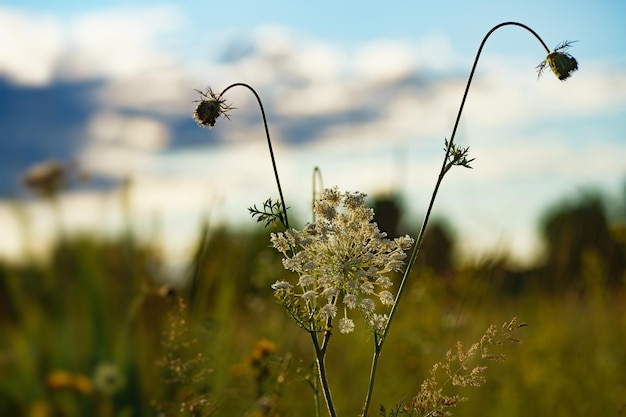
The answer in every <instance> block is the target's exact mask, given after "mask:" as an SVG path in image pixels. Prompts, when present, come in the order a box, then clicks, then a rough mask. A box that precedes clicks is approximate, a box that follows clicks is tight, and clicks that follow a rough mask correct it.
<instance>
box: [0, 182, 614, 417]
mask: <svg viewBox="0 0 626 417" xmlns="http://www.w3.org/2000/svg"><path fill="white" fill-rule="evenodd" d="M131 192H132V191H131ZM624 202H626V200H625V201H624ZM624 202H623V203H624ZM372 203H373V204H374V205H375V206H376V205H377V206H376V207H377V208H378V209H379V212H382V211H385V210H382V207H387V208H389V207H397V206H395V205H394V204H393V202H392V201H390V200H388V199H382V200H373V201H372ZM50 204H53V201H50ZM17 209H18V210H19V208H17ZM605 209H606V206H605V203H603V202H602V200H601V199H600V198H599V197H598V196H594V195H589V196H585V197H584V198H583V197H580V198H577V199H574V200H573V201H570V202H569V203H568V204H566V205H559V206H556V207H555V208H554V209H552V210H550V211H548V212H547V213H546V216H545V220H544V223H543V226H542V227H543V229H542V230H543V231H544V236H545V239H546V247H547V250H546V252H545V253H544V255H545V256H544V258H543V260H542V261H541V262H539V263H537V264H536V265H533V266H532V267H529V268H524V269H519V268H515V267H512V266H511V265H510V264H509V262H508V261H507V258H506V257H505V256H502V255H499V254H497V253H495V254H486V255H485V256H484V257H483V258H481V259H480V260H477V261H474V262H467V261H466V262H459V261H458V260H457V259H456V257H455V250H454V248H455V246H456V237H455V235H454V233H453V232H451V228H450V225H449V224H447V223H446V222H443V221H437V222H435V223H433V224H432V226H431V228H430V230H429V232H428V234H427V237H426V239H425V242H424V246H423V252H422V255H423V256H422V258H421V259H420V260H418V267H417V268H416V269H415V272H414V274H413V276H412V278H411V279H412V280H411V282H410V284H409V287H408V289H407V293H406V298H405V299H404V301H403V302H404V305H402V306H401V307H400V309H399V311H398V315H399V316H398V320H397V321H396V322H395V323H394V325H393V326H392V330H391V332H390V336H389V340H388V342H387V345H386V348H385V351H384V352H383V356H382V362H381V366H380V370H379V376H378V383H377V385H376V389H375V398H374V402H373V405H374V407H373V411H374V412H373V413H372V414H373V415H376V414H377V411H378V405H379V404H384V405H385V407H386V408H387V410H390V409H392V408H393V406H394V404H395V403H396V401H399V400H400V399H403V398H404V399H406V398H410V396H411V395H412V394H415V393H416V391H417V388H418V387H419V385H420V384H421V381H422V380H423V379H425V378H426V377H427V375H428V371H429V370H430V368H431V366H432V365H433V364H434V363H435V362H438V361H440V360H442V359H443V357H444V355H445V352H446V351H447V350H448V349H454V348H455V346H456V341H462V342H463V343H464V345H466V346H469V345H470V344H471V343H473V342H475V341H478V340H479V339H480V336H481V335H482V333H483V332H484V331H485V330H486V328H487V327H488V326H489V325H490V324H497V325H500V324H501V323H504V322H505V321H508V320H510V319H511V318H513V317H517V318H518V320H519V321H520V322H524V323H527V324H528V327H525V328H523V329H520V330H521V331H520V332H519V333H518V334H517V336H518V337H520V338H521V339H522V340H523V343H521V344H514V345H503V346H501V347H498V348H497V351H498V352H500V353H503V354H505V355H506V356H507V360H506V361H504V362H497V363H495V362H494V363H489V370H488V372H487V378H488V380H487V383H486V384H485V385H483V386H482V387H479V388H471V389H466V390H465V391H462V392H461V393H462V394H463V395H466V396H468V397H469V398H470V400H469V401H468V402H465V403H462V404H461V405H459V406H458V409H456V410H454V411H455V415H485V416H502V415H506V416H526V415H537V416H542V415H550V416H588V415H615V416H618V415H620V413H622V411H623V409H624V407H625V404H626V402H625V401H624V399H625V398H626V375H625V374H624V372H623V370H624V369H625V367H626V351H625V349H624V347H625V346H626V314H624V313H625V311H624V310H625V305H626V304H625V301H626V300H625V292H624V282H625V277H626V258H625V254H626V225H625V223H624V219H625V218H626V216H622V217H621V221H617V220H611V221H609V219H608V218H607V216H606V214H605ZM623 209H624V205H622V206H621V210H622V213H623V214H626V213H624V211H623ZM387 211H388V212H389V211H390V210H387ZM391 212H394V211H393V210H391ZM397 213H398V212H396V214H397ZM377 220H378V221H379V222H380V224H381V225H387V226H388V227H392V226H393V225H394V224H396V223H397V220H398V218H397V216H393V215H391V216H387V217H380V216H379V217H378V218H377ZM59 226H60V227H61V225H59ZM388 230H393V228H391V229H388ZM24 233H28V230H27V228H26V227H25V229H24ZM268 233H269V232H268V230H266V229H265V230H264V229H262V228H261V226H259V227H258V229H256V230H255V231H248V232H240V231H239V232H237V231H234V230H230V229H226V228H215V227H211V226H209V225H205V227H204V228H201V229H200V231H199V233H198V244H197V247H196V250H195V255H194V257H193V261H192V262H190V264H189V268H188V269H187V270H186V271H185V273H184V275H185V277H186V278H187V283H186V285H183V286H178V287H175V286H171V285H168V284H167V283H166V281H165V280H164V274H166V271H167V270H166V268H165V267H164V264H163V254H162V251H161V249H160V248H159V246H158V245H155V244H153V243H152V242H150V241H147V242H146V241H143V242H142V241H141V240H140V239H137V237H136V236H135V235H134V234H133V233H132V231H131V230H127V231H126V232H125V233H123V234H120V235H119V236H115V237H113V238H108V239H103V238H97V237H96V236H93V235H90V234H82V235H77V236H71V237H70V236H62V235H61V236H60V240H59V241H58V243H57V245H55V247H54V250H53V252H52V254H51V257H50V258H49V259H48V260H46V261H45V262H41V261H35V260H33V261H32V262H23V263H20V264H13V263H8V262H2V263H0V285H1V286H2V287H1V291H0V294H1V295H0V297H1V300H0V306H2V308H1V315H0V319H1V320H2V329H3V336H2V339H1V340H2V342H1V343H2V345H1V346H0V348H1V353H2V355H1V359H2V360H1V362H0V366H1V368H0V369H1V370H2V380H1V382H0V413H1V414H2V415H15V416H17V415H24V416H57V415H58V416H85V415H101V416H155V415H167V416H170V415H172V416H174V415H185V416H201V415H224V416H226V415H251V416H252V415H256V416H259V415H272V416H275V415H276V416H277V415H314V402H313V400H312V396H310V395H309V394H312V390H311V385H310V384H311V379H310V378H311V377H312V376H313V374H312V373H311V372H312V358H313V356H312V355H313V353H312V351H311V347H310V346H309V343H310V341H309V339H308V335H307V334H306V333H305V332H303V331H302V330H300V329H299V328H297V327H296V326H295V325H294V324H293V323H292V322H291V321H290V320H289V319H288V317H287V315H286V314H285V312H284V311H283V310H282V308H281V307H280V306H278V305H277V304H276V303H275V302H274V301H273V299H272V291H271V289H270V284H271V283H273V282H275V281H276V280H277V279H288V278H289V274H288V273H287V272H285V271H284V270H283V269H282V265H281V263H280V257H279V255H278V254H277V252H276V251H275V250H274V249H272V248H270V247H269V245H268V243H269V241H268ZM390 233H394V232H390ZM30 238H35V237H34V236H31V237H29V239H30ZM27 240H28V239H27ZM361 327H363V326H361ZM331 345H332V346H331V351H330V353H329V356H328V368H329V370H330V371H329V372H330V382H331V384H332V385H331V386H332V387H333V389H334V396H335V400H336V402H337V408H338V412H339V413H340V414H341V415H356V414H357V413H358V411H359V410H360V406H361V404H362V401H363V398H362V395H363V393H364V392H365V391H364V390H365V384H366V383H367V377H368V372H369V369H368V362H369V359H370V357H371V351H370V349H371V346H370V345H371V340H370V336H369V334H367V333H366V332H359V331H357V332H355V333H354V334H350V335H341V334H337V335H336V337H335V338H334V339H333V340H332V343H331Z"/></svg>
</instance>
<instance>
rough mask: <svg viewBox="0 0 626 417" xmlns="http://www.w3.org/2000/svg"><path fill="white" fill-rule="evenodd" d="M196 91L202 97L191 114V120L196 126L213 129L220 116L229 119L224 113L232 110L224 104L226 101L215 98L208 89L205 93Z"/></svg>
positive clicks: (218, 97) (219, 97)
mask: <svg viewBox="0 0 626 417" xmlns="http://www.w3.org/2000/svg"><path fill="white" fill-rule="evenodd" d="M196 91H198V93H200V95H201V96H202V100H200V101H199V104H198V105H197V106H196V110H194V112H193V118H194V120H195V121H196V122H197V123H198V125H200V126H202V127H206V126H209V127H213V126H215V123H216V122H217V119H218V118H219V117H220V116H222V117H225V118H227V119H230V116H228V114H226V112H228V111H229V110H232V107H231V106H230V105H228V104H226V100H224V99H223V98H221V96H217V95H216V94H215V93H214V92H213V90H211V88H210V87H209V88H207V89H206V91H205V92H202V91H199V90H196Z"/></svg>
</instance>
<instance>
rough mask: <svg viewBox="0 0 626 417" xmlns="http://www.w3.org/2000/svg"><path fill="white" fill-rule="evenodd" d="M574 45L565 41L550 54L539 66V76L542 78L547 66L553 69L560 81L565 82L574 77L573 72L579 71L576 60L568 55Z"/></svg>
mask: <svg viewBox="0 0 626 417" xmlns="http://www.w3.org/2000/svg"><path fill="white" fill-rule="evenodd" d="M572 43H574V42H568V41H565V42H563V43H561V44H560V45H559V46H557V47H556V48H555V49H554V51H552V52H550V53H549V54H548V56H547V57H546V59H544V60H543V61H542V62H541V63H540V64H539V65H538V66H537V73H538V76H541V74H542V73H543V71H544V69H545V68H546V66H547V65H549V66H550V69H552V72H553V73H554V75H556V76H557V77H558V78H559V80H561V81H565V80H566V79H568V78H569V77H570V76H571V75H572V72H574V71H576V70H577V69H578V62H577V61H576V58H574V57H573V56H571V55H570V54H569V53H567V48H569V47H570V46H571V45H572Z"/></svg>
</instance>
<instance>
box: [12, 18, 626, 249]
mask: <svg viewBox="0 0 626 417" xmlns="http://www.w3.org/2000/svg"><path fill="white" fill-rule="evenodd" d="M185 19H186V18H185V16H184V14H183V13H182V12H181V11H180V10H178V9H176V8H175V7H173V6H155V7H152V8H147V9H141V10H139V9H121V10H117V9H110V10H105V11H100V12H91V13H88V14H81V15H77V16H74V17H72V18H65V19H64V18H60V17H55V16H54V15H42V14H33V13H28V12H24V11H19V10H13V9H6V8H0V27H2V28H3V33H4V34H5V35H6V36H8V37H9V38H10V39H13V40H14V42H12V43H5V42H3V43H2V44H1V46H0V57H1V58H0V76H1V77H3V78H5V79H7V80H9V81H10V82H11V83H12V84H14V85H15V86H17V87H16V88H24V89H28V88H35V87H36V88H42V87H44V86H49V85H56V84H58V83H61V82H62V83H64V85H71V84H72V83H78V82H81V83H85V82H87V83H90V82H92V83H93V85H92V86H91V87H89V89H88V93H87V94H85V95H84V97H83V99H84V100H85V103H86V105H87V104H88V106H89V107H88V108H89V112H88V114H86V116H85V118H84V121H83V122H81V123H80V124H79V125H77V126H76V129H75V130H76V138H75V140H72V141H71V142H68V143H70V144H71V146H72V148H71V149H72V151H73V152H74V158H75V159H76V161H77V162H78V164H79V165H80V166H81V169H84V170H85V171H88V172H91V173H94V174H97V175H99V176H104V177H108V178H112V179H116V180H120V179H131V180H132V183H133V188H132V195H133V206H134V207H135V208H136V213H135V215H136V216H137V217H138V218H142V217H143V218H145V216H146V215H158V216H160V217H162V219H163V222H162V224H163V228H164V229H165V230H167V231H168V233H170V236H168V237H167V238H164V241H166V242H168V241H169V242H175V245H177V247H182V246H184V244H185V243H186V244H188V243H190V242H191V241H192V238H193V237H194V233H195V231H196V230H197V224H198V222H199V221H200V218H201V216H203V215H204V214H206V211H207V210H208V211H210V216H211V217H212V218H213V219H214V220H215V221H216V222H229V223H231V224H234V223H239V222H241V221H242V220H243V219H245V218H246V216H247V211H246V207H248V206H251V205H252V204H255V203H257V204H258V203H260V202H262V201H264V200H265V199H266V198H267V197H268V196H274V195H275V194H276V192H275V191H274V189H275V185H274V183H273V176H272V171H271V166H270V165H269V158H268V154H267V149H266V144H265V138H264V133H263V128H262V125H261V120H260V114H259V110H258V107H257V104H256V101H255V98H254V96H253V95H252V94H250V93H249V92H248V91H245V89H234V90H231V91H230V92H229V93H228V94H227V97H226V98H227V100H228V102H229V103H232V105H233V106H234V107H236V108H237V109H236V110H234V111H233V112H232V114H231V116H232V120H231V121H227V120H220V122H219V124H218V126H216V128H214V129H212V130H205V129H200V128H199V127H197V126H195V125H194V123H193V121H192V120H191V117H190V114H191V112H192V110H193V107H194V103H193V101H194V100H197V99H198V98H199V95H197V94H196V93H195V92H194V89H202V88H205V87H206V86H207V84H210V86H211V87H212V88H213V89H214V90H216V91H218V90H219V89H221V88H224V87H225V86H226V85H228V84H230V83H233V82H246V83H248V84H250V85H252V86H254V88H255V89H257V91H258V92H259V94H260V96H261V98H262V100H263V104H264V106H265V111H266V113H267V115H268V117H269V123H270V131H271V134H272V139H273V143H274V146H275V147H276V149H275V150H276V154H277V160H278V165H279V171H280V173H281V176H282V178H283V181H284V185H283V186H284V190H285V194H286V198H287V199H288V200H289V201H288V204H289V205H291V206H292V207H293V210H294V212H295V213H296V214H298V215H299V217H300V218H301V219H303V220H305V219H307V218H308V214H307V208H308V207H309V204H310V201H309V200H310V189H309V184H310V182H311V181H310V177H311V172H312V169H313V167H314V166H319V167H320V168H321V170H322V173H323V176H324V181H325V185H327V186H332V185H338V186H340V187H341V188H342V189H345V190H352V191H355V190H359V191H363V192H366V193H367V194H370V195H374V194H377V193H400V194H402V195H403V196H404V200H405V201H406V203H407V206H408V207H407V208H408V209H409V212H410V213H411V214H412V216H413V218H414V220H412V221H411V222H410V223H411V224H412V226H411V227H413V228H417V223H419V217H417V214H418V213H420V212H422V211H423V209H424V206H425V204H426V202H427V199H428V196H429V195H430V191H431V189H432V186H433V184H434V180H435V177H436V174H437V171H438V169H439V166H440V164H441V161H440V158H442V157H443V151H442V147H443V139H444V137H448V136H449V135H450V133H451V132H450V131H451V128H452V124H453V122H454V118H455V117H456V111H457V109H458V106H459V104H460V99H461V95H462V92H463V89H464V88H465V81H466V76H467V73H468V71H469V68H466V66H467V65H468V63H467V62H465V60H463V59H460V58H459V56H465V55H468V54H469V53H465V52H463V53H459V51H455V50H454V46H453V45H451V44H450V43H449V41H447V40H446V38H445V37H443V36H441V35H440V34H432V35H430V36H426V37H425V38H423V39H417V40H415V41H414V42H407V41H406V40H405V41H395V40H393V39H381V40H378V41H374V42H366V43H363V44H361V45H356V46H354V45H353V46H350V47H348V46H341V45H340V44H335V43H330V42H327V41H323V40H320V39H315V38H312V37H310V36H309V35H307V34H306V33H300V32H298V31H297V30H294V29H292V28H286V27H277V26H263V27H259V28H255V29H253V30H251V31H250V32H249V33H247V34H246V35H245V36H244V37H243V38H241V37H240V38H237V39H221V41H220V42H216V43H215V44H213V45H210V48H209V49H210V51H207V50H206V49H205V47H204V45H198V43H197V42H193V40H192V39H189V38H188V37H186V36H187V32H186V31H184V30H183V27H184V23H185ZM572 52H573V54H574V55H575V49H574V50H573V51H572ZM471 53H473V51H472V52H471ZM485 54H487V56H486V57H485V60H484V62H483V63H482V64H481V65H482V66H480V67H479V68H480V71H479V72H478V73H477V75H476V78H475V82H474V84H473V86H472V89H471V91H470V95H469V98H468V101H467V104H466V108H465V113H464V115H463V118H462V121H461V125H460V128H459V132H458V136H457V140H458V142H459V143H460V144H461V145H464V146H470V147H471V151H472V156H474V157H476V162H475V163H474V167H475V168H474V170H472V171H466V172H463V171H461V170H459V171H454V172H452V173H451V175H450V178H448V179H447V180H446V182H445V183H444V187H443V189H442V194H441V195H440V200H439V201H438V203H437V206H436V209H437V210H438V213H440V214H442V215H445V216H448V217H450V218H453V223H454V224H455V225H457V228H458V230H459V232H460V233H461V234H462V236H466V237H467V239H463V240H464V241H467V242H468V244H466V245H465V246H467V247H465V248H464V250H466V251H467V252H468V253H478V252H479V251H481V250H483V249H484V248H487V247H492V246H493V245H496V244H499V243H502V242H503V241H504V242H506V244H507V245H508V246H510V247H511V248H512V249H513V250H515V251H518V252H524V253H526V254H528V253H531V252H532V248H533V247H535V245H536V243H537V236H536V233H535V231H534V230H533V222H535V221H536V219H537V216H538V215H539V212H540V210H542V209H543V208H544V207H545V205H546V204H547V203H550V202H552V201H554V200H555V199H558V198H559V197H560V195H559V194H558V193H560V192H563V190H567V189H575V188H577V187H581V186H586V185H594V186H603V187H608V188H611V187H613V188H614V187H617V186H618V184H620V183H621V181H623V178H624V176H625V174H626V172H625V171H626V170H625V168H624V164H623V158H621V157H620V155H624V154H625V153H624V152H625V151H626V140H624V139H625V138H624V137H623V133H622V128H621V127H620V126H621V124H622V123H623V117H624V115H625V113H626V112H625V110H626V75H625V74H626V72H624V71H623V69H620V68H617V69H616V68H611V67H610V66H604V65H602V64H601V63H597V64H596V63H594V62H584V63H581V70H580V71H579V72H578V73H576V74H575V75H574V77H573V78H572V79H571V80H569V81H568V82H567V83H562V82H559V81H558V80H557V79H556V78H555V77H552V76H551V74H545V75H544V77H543V78H542V79H540V80H539V81H537V80H536V76H535V73H534V70H533V68H534V66H535V65H536V64H537V63H538V62H539V61H541V60H542V59H543V57H542V56H536V57H535V56H529V55H527V54H526V53H525V52H521V53H519V54H511V55H510V56H493V55H489V52H488V51H486V52H485ZM207 56H209V57H213V58H211V59H207ZM90 85H91V84H90ZM81 97H82V96H81ZM581 126H587V127H586V128H584V127H583V128H581ZM24 130H26V134H28V132H27V129H24ZM16 140H20V138H17V139H16ZM0 146H2V145H0ZM68 146H69V145H68ZM21 168H22V169H23V170H25V168H26V167H25V166H24V167H21ZM520 190H524V192H523V194H521V193H522V191H520ZM530 190H532V191H530ZM183 191H184V192H183ZM113 192H115V191H113ZM78 193H79V192H74V193H69V194H67V196H66V197H64V198H68V199H70V198H71V199H73V200H72V201H73V203H72V204H70V205H67V206H66V210H67V211H68V221H70V220H71V219H72V218H73V217H74V216H73V215H72V214H71V213H72V212H73V211H76V212H82V213H85V212H92V213H94V216H93V223H90V222H89V221H83V222H80V227H85V225H86V224H90V225H91V226H94V227H95V225H97V224H98V215H97V214H96V213H97V212H98V210H94V209H93V204H94V201H98V199H99V198H100V197H98V196H97V194H93V193H92V192H88V193H86V194H84V196H83V197H81V198H78V197H77V195H78ZM200 196H201V197H200ZM111 206H112V207H111V210H112V211H116V210H117V211H119V210H121V207H117V208H115V207H114V206H115V204H112V205H111ZM44 217H45V216H44ZM112 219H118V220H112V221H111V222H110V223H107V225H106V228H107V229H110V228H115V227H116V226H115V225H116V224H118V223H119V219H120V216H119V215H113V216H112ZM139 223H141V222H139ZM413 224H414V225H413ZM38 227H41V228H42V230H43V229H45V226H38ZM77 227H78V226H77ZM47 229H48V232H47V233H48V234H49V235H52V234H53V230H52V229H53V228H52V227H50V226H49V227H48V228H47ZM170 249H171V250H172V251H174V249H173V248H170Z"/></svg>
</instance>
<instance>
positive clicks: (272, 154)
mask: <svg viewBox="0 0 626 417" xmlns="http://www.w3.org/2000/svg"><path fill="white" fill-rule="evenodd" d="M233 87H246V88H247V89H248V90H250V91H251V92H252V94H254V96H255V97H256V100H257V102H258V103H259V109H260V110H261V117H262V118H263V127H264V128H265V136H266V137H267V146H268V147H269V150H270V158H271V160H272V167H273V168H274V177H275V178H276V185H277V186H278V195H279V196H280V203H281V205H282V206H283V213H284V214H285V227H286V228H287V229H289V219H288V218H287V206H286V205H285V198H284V197H283V190H282V188H281V186H280V179H279V177H278V168H276V160H275V158H274V151H273V150H272V141H271V139H270V131H269V128H268V127H267V118H266V117H265V110H264V109H263V103H262V102H261V97H259V95H258V94H257V92H256V90H255V89H254V88H252V87H251V86H250V85H248V84H246V83H234V84H231V85H229V86H228V87H226V88H225V89H224V90H223V91H222V92H221V93H220V95H219V97H218V98H222V96H223V95H224V94H225V93H226V92H227V91H228V90H230V89H231V88H233Z"/></svg>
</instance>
